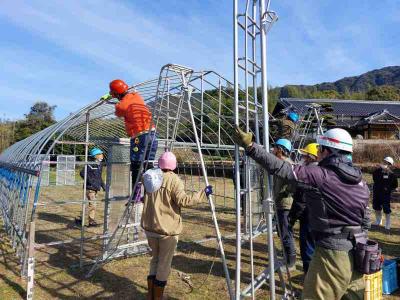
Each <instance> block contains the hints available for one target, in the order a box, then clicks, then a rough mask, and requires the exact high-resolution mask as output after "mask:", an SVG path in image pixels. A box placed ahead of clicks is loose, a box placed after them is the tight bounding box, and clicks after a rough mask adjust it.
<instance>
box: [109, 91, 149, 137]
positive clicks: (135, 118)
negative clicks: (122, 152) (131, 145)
mask: <svg viewBox="0 0 400 300" xmlns="http://www.w3.org/2000/svg"><path fill="white" fill-rule="evenodd" d="M115 115H116V116H117V117H123V118H124V119H125V130H126V133H127V135H128V136H130V137H135V136H136V135H137V134H138V133H141V132H143V131H148V130H149V129H150V126H151V127H152V128H154V125H153V124H152V121H151V111H150V110H149V108H148V107H147V105H146V103H144V100H143V98H142V96H140V95H139V94H138V93H129V94H126V95H125V96H124V97H123V98H122V100H121V101H120V102H118V103H117V104H116V105H115Z"/></svg>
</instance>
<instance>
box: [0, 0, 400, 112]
mask: <svg viewBox="0 0 400 300" xmlns="http://www.w3.org/2000/svg"><path fill="white" fill-rule="evenodd" d="M232 2H233V1H232V0H153V1H143V0H126V1H123V0H118V1H117V0H113V1H111V0H70V1H57V0H52V1H43V0H29V1H28V0H25V1H20V0H2V1H1V3H0V36H1V39H0V93H1V97H0V118H7V119H12V120H13V119H18V118H21V117H23V115H24V114H25V113H28V111H29V108H30V107H31V106H32V104H33V103H34V102H36V101H39V100H40V101H46V102H48V103H49V104H51V105H57V108H56V110H55V116H56V118H57V119H58V120H59V119H62V118H63V117H65V116H67V115H68V114H69V113H71V112H74V111H76V110H78V109H79V108H81V107H83V106H84V105H87V104H89V103H91V102H93V101H95V100H96V99H98V98H99V97H100V96H102V95H103V94H105V93H106V92H108V83H109V82H110V81H111V80H112V79H115V78H121V79H125V80H126V81H127V82H128V83H129V84H134V83H138V82H142V81H145V80H148V79H153V78H156V77H157V76H158V74H159V70H160V68H161V67H162V66H163V65H165V64H167V63H176V64H181V65H186V66H188V67H192V68H193V69H195V70H215V71H217V72H218V73H220V74H223V75H224V77H226V78H228V79H232V73H233V53H232V51H233V50H232V45H233V41H232V36H233V25H232V24H233V20H232V18H233V17H232ZM239 2H241V3H244V2H245V1H244V0H239ZM270 8H271V9H272V10H274V11H276V13H277V14H278V16H279V21H278V22H277V23H276V24H275V25H274V26H273V28H272V29H271V31H270V32H269V34H268V50H267V55H268V79H269V83H270V84H271V85H272V86H283V85H285V84H315V83H320V82H328V81H335V80H338V79H340V78H342V77H345V76H354V75H360V74H362V73H364V72H367V71H370V70H373V69H378V68H382V67H385V66H393V65H400V0H380V1H372V0H352V1H345V0H341V1H337V0H323V1H322V0H272V1H271V6H270Z"/></svg>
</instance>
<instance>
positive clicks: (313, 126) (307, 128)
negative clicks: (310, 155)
mask: <svg viewBox="0 0 400 300" xmlns="http://www.w3.org/2000/svg"><path fill="white" fill-rule="evenodd" d="M305 107H306V108H307V111H306V114H305V115H304V117H303V118H302V120H301V121H300V122H298V123H297V124H296V128H295V130H294V132H293V136H292V141H291V142H292V145H293V149H292V151H291V153H290V157H292V158H293V161H294V162H298V161H299V159H300V156H301V154H300V153H299V150H300V149H302V148H303V147H304V146H305V143H306V140H307V137H310V135H313V134H316V135H321V134H323V133H324V131H323V128H322V124H323V122H324V118H323V117H321V105H319V104H317V103H311V104H309V105H306V106H305Z"/></svg>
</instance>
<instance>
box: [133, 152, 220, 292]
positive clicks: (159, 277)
mask: <svg viewBox="0 0 400 300" xmlns="http://www.w3.org/2000/svg"><path fill="white" fill-rule="evenodd" d="M176 166H177V162H176V157H175V155H174V154H173V153H172V152H165V153H163V154H162V155H161V157H160V159H159V160H158V168H155V169H150V170H148V171H147V172H146V173H144V174H143V178H142V182H143V185H144V190H145V193H144V198H143V203H144V205H143V212H142V220H141V226H142V228H143V229H144V230H145V233H146V236H147V240H148V243H149V246H150V248H151V250H152V251H151V255H152V259H151V261H150V271H149V275H148V277H147V285H148V297H147V299H162V295H163V293H164V288H165V286H166V284H167V279H168V276H169V274H170V271H171V263H172V257H173V255H174V252H175V248H176V245H177V243H178V238H179V234H180V233H181V232H182V216H181V208H182V207H186V206H190V205H193V204H196V203H199V202H202V201H205V200H206V199H207V197H208V196H209V195H211V194H212V187H211V186H207V187H206V188H205V189H204V190H201V191H199V192H197V193H194V194H193V195H192V196H189V195H187V194H186V192H185V190H184V184H183V182H182V180H181V179H180V178H179V176H178V175H177V174H175V173H174V170H175V169H176Z"/></svg>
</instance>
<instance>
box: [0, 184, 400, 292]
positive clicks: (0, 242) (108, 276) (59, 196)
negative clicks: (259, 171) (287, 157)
mask: <svg viewBox="0 0 400 300" xmlns="http://www.w3.org/2000/svg"><path fill="white" fill-rule="evenodd" d="M366 178H367V180H370V177H369V176H366ZM221 184H222V183H218V182H214V186H216V187H217V189H222V188H225V189H232V187H233V186H232V185H229V186H225V187H222V186H218V185H221ZM193 188H194V189H196V188H197V186H196V184H193ZM42 192H43V196H42V201H43V203H46V205H44V206H41V207H40V208H39V211H38V221H37V224H36V227H37V234H36V242H37V243H46V242H51V241H55V240H67V239H71V238H77V237H79V236H80V229H79V227H77V226H75V225H74V221H73V220H74V217H75V216H77V215H79V212H80V209H81V207H80V204H74V205H56V203H54V202H55V201H60V200H62V201H74V200H78V199H81V198H82V190H81V188H80V186H73V187H46V188H43V191H42ZM103 198H104V194H103V193H100V194H99V195H98V199H99V200H101V199H103ZM225 201H226V205H227V207H228V208H227V209H224V210H221V209H218V220H219V224H220V226H221V231H222V234H223V236H225V237H227V238H226V239H225V242H224V245H225V253H226V256H227V259H228V267H229V272H230V276H231V278H234V275H235V240H234V238H233V237H230V236H231V235H232V234H233V233H234V230H235V214H234V211H233V209H232V208H233V201H232V200H229V199H228V200H226V199H225ZM217 202H218V203H222V202H223V199H222V198H220V199H217ZM116 207H117V206H116ZM121 207H123V203H121V204H119V206H118V209H117V208H116V209H115V214H116V215H119V214H120V213H121ZM210 215H211V214H210V211H209V208H208V204H206V203H203V204H200V205H198V206H196V207H193V208H186V209H184V210H183V219H184V231H183V233H182V235H181V237H180V241H179V245H178V249H177V251H176V255H175V257H174V260H173V266H172V268H173V270H172V273H171V276H170V278H169V281H168V285H167V288H166V293H167V294H168V297H169V299H227V288H226V283H225V276H224V273H223V269H222V264H221V262H220V259H219V252H217V251H216V241H215V240H214V239H210V240H208V241H206V242H204V243H201V244H199V243H195V242H194V241H196V240H199V239H207V238H211V237H214V236H215V234H214V227H213V224H212V220H211V216H210ZM399 217H400V203H394V204H393V214H392V220H393V222H392V223H393V228H392V229H391V230H390V232H386V231H385V230H384V229H383V228H382V227H379V228H378V227H375V226H374V227H373V228H372V229H371V232H370V238H372V239H374V240H377V241H378V242H379V243H380V245H381V247H382V249H383V253H384V255H385V257H386V258H392V257H400V247H399V244H400V218H399ZM102 218H103V205H102V202H101V201H100V202H99V203H98V204H97V219H98V220H99V222H101V223H102V221H101V220H102ZM101 233H102V227H98V228H94V229H93V228H89V229H87V230H86V231H85V236H86V237H90V236H94V235H97V234H101ZM295 234H296V243H298V225H297V226H296V227H295ZM276 242H277V244H279V243H278V239H277V238H276ZM297 246H298V244H297ZM243 247H244V251H243V256H242V288H244V287H245V286H246V285H247V284H249V282H250V277H251V275H250V268H249V262H250V256H249V250H248V248H249V246H248V244H247V243H246V244H244V246H243ZM278 248H279V246H278ZM100 249H101V241H95V242H87V243H86V244H85V247H84V256H83V257H84V260H85V261H89V260H90V259H95V258H96V257H98V255H99V254H100ZM297 249H298V247H297ZM79 250H80V248H79V244H66V245H63V246H54V247H48V248H43V249H38V250H37V255H36V257H37V259H36V268H35V271H36V273H35V290H34V294H35V295H34V297H35V299H145V297H146V275H147V272H148V264H149V261H150V256H149V255H148V254H145V255H141V256H136V257H130V258H126V259H117V260H113V261H111V262H109V263H107V264H105V265H104V266H102V267H101V268H100V269H98V270H97V271H96V272H95V273H94V275H93V276H92V277H91V278H89V279H86V278H85V275H86V274H87V272H88V270H89V267H83V268H82V269H80V268H79ZM254 250H255V254H254V260H255V265H256V269H255V274H259V273H261V272H262V271H263V270H264V269H265V266H266V253H267V246H266V240H265V236H264V235H263V236H260V237H259V238H257V239H256V241H255V243H254ZM285 277H286V279H287V276H285ZM291 279H292V285H293V288H294V290H295V291H297V292H298V293H300V292H301V288H302V281H303V275H302V267H301V260H300V256H299V253H298V261H297V265H296V270H295V271H294V272H292V273H291ZM277 286H278V289H277V292H278V293H280V292H281V291H282V290H281V289H280V287H279V282H278V284H277ZM25 292H26V281H25V280H23V279H21V277H20V268H19V266H18V258H17V257H16V256H15V254H14V252H13V251H12V250H11V248H10V245H9V240H8V238H7V237H6V236H5V234H4V232H3V231H0V299H7V300H8V299H23V298H24V297H25ZM257 297H259V298H260V299H266V298H268V285H264V286H263V288H262V289H261V290H259V291H257ZM398 298H400V292H399V291H398V292H397V293H396V294H395V295H392V296H386V297H385V299H398Z"/></svg>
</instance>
